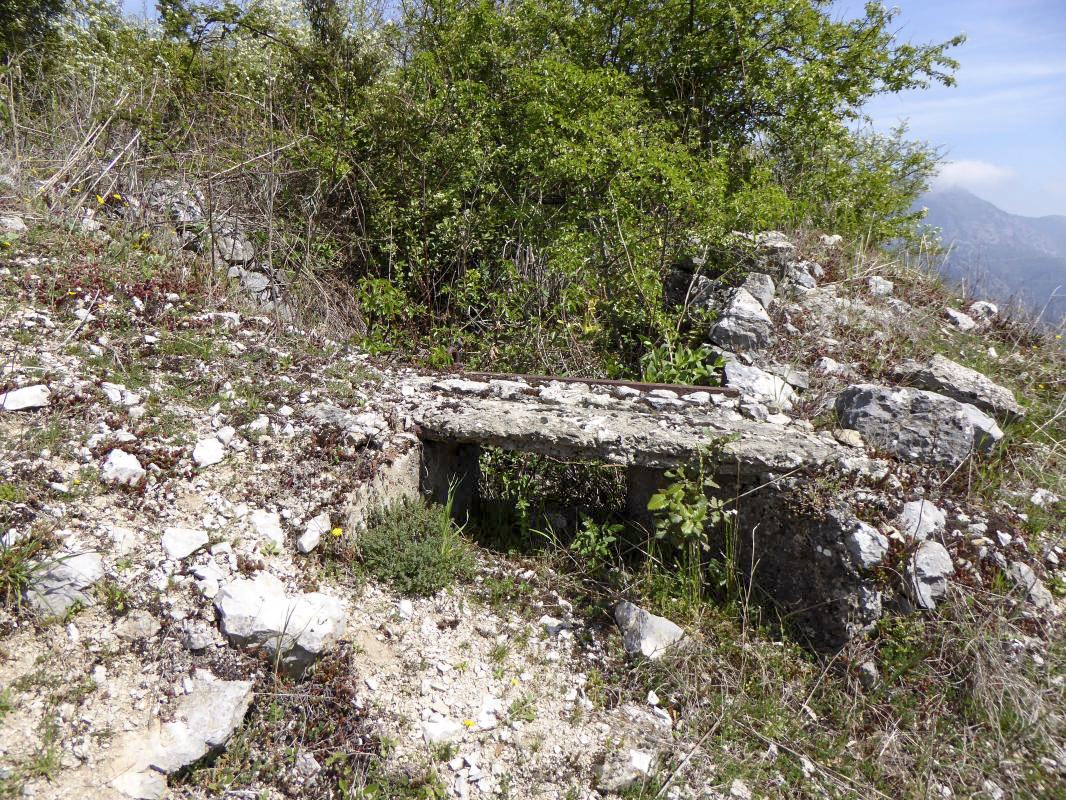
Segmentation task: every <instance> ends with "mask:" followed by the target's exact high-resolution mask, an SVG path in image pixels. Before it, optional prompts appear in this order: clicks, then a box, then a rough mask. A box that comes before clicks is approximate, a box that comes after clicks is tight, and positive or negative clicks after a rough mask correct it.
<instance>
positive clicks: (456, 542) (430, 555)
mask: <svg viewBox="0 0 1066 800" xmlns="http://www.w3.org/2000/svg"><path fill="white" fill-rule="evenodd" d="M356 549H357V553H358V558H359V559H360V561H361V562H362V564H363V567H364V568H365V569H366V571H367V573H369V574H370V575H372V576H373V577H375V578H377V579H378V580H380V581H383V582H384V583H387V584H389V585H390V586H392V587H393V588H394V589H395V590H396V591H398V592H401V593H403V594H413V595H420V596H428V595H432V594H435V593H436V592H439V591H440V590H441V589H446V588H448V587H449V586H452V585H454V584H455V583H456V582H457V581H462V580H468V579H469V578H470V577H471V576H472V575H473V572H474V558H473V553H472V552H471V550H470V547H469V545H467V543H466V542H465V541H464V540H463V538H462V535H461V532H460V530H459V529H458V528H456V526H455V524H454V523H453V522H452V519H451V509H450V508H449V507H448V506H432V505H428V504H427V503H425V502H424V501H422V500H405V501H404V502H402V503H398V504H396V505H393V506H392V507H390V508H389V509H387V510H385V511H383V512H381V513H380V514H378V515H376V516H375V518H374V519H373V520H371V523H370V525H369V526H368V527H367V530H366V531H365V532H364V533H362V534H361V535H360V536H359V539H358V542H357V544H356Z"/></svg>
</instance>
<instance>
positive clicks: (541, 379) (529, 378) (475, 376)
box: [436, 372, 740, 397]
mask: <svg viewBox="0 0 1066 800" xmlns="http://www.w3.org/2000/svg"><path fill="white" fill-rule="evenodd" d="M436 374H440V375H447V376H448V377H452V378H469V379H470V380H480V381H493V380H495V381H524V382H525V383H528V384H530V385H534V384H545V383H575V384H576V383H583V384H586V385H588V386H628V387H629V388H631V389H637V390H638V391H641V392H650V391H652V390H654V389H667V390H669V391H671V392H676V393H677V394H678V395H683V394H693V393H694V392H707V393H708V394H723V395H727V396H729V397H739V396H740V392H738V391H737V390H736V389H730V388H728V387H726V386H691V385H689V384H684V383H643V382H641V381H626V380H616V379H613V378H564V377H561V376H559V375H524V374H522V373H518V372H443V373H436Z"/></svg>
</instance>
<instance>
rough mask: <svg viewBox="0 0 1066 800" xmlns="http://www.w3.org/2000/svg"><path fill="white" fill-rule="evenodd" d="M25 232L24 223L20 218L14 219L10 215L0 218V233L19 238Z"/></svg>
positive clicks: (14, 217)
mask: <svg viewBox="0 0 1066 800" xmlns="http://www.w3.org/2000/svg"><path fill="white" fill-rule="evenodd" d="M26 230H27V228H26V223H25V221H23V219H22V217H16V216H14V215H11V214H5V215H3V216H0V233H6V234H8V235H14V236H19V235H21V234H23V233H25V232H26Z"/></svg>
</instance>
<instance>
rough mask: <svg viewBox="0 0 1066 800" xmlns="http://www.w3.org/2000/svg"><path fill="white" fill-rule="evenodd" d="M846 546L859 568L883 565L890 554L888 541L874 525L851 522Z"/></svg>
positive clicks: (856, 521) (846, 536)
mask: <svg viewBox="0 0 1066 800" xmlns="http://www.w3.org/2000/svg"><path fill="white" fill-rule="evenodd" d="M844 546H845V547H847V549H848V555H850V556H851V560H852V561H853V562H854V563H855V565H856V566H857V567H860V568H862V569H870V568H871V567H876V566H877V565H878V564H880V563H881V559H883V558H884V557H885V553H887V552H888V539H886V538H885V535H884V534H883V533H881V531H879V530H877V528H875V527H874V526H873V525H869V524H867V523H865V522H863V521H862V520H858V519H855V520H851V521H850V524H849V525H848V532H847V533H846V534H845V536H844Z"/></svg>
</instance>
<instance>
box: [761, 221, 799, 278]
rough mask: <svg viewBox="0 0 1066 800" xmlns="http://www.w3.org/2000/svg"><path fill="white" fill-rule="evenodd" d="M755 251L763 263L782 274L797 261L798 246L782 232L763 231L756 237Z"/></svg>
mask: <svg viewBox="0 0 1066 800" xmlns="http://www.w3.org/2000/svg"><path fill="white" fill-rule="evenodd" d="M755 251H756V253H757V254H758V258H759V260H760V261H762V262H763V263H765V264H767V265H768V266H769V267H771V269H772V271H773V272H775V273H780V271H781V270H783V269H784V268H785V265H786V264H788V263H789V262H791V261H795V259H796V245H794V244H792V242H791V241H789V238H788V237H787V236H785V234H783V233H781V231H763V232H762V233H758V234H756V235H755Z"/></svg>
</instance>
